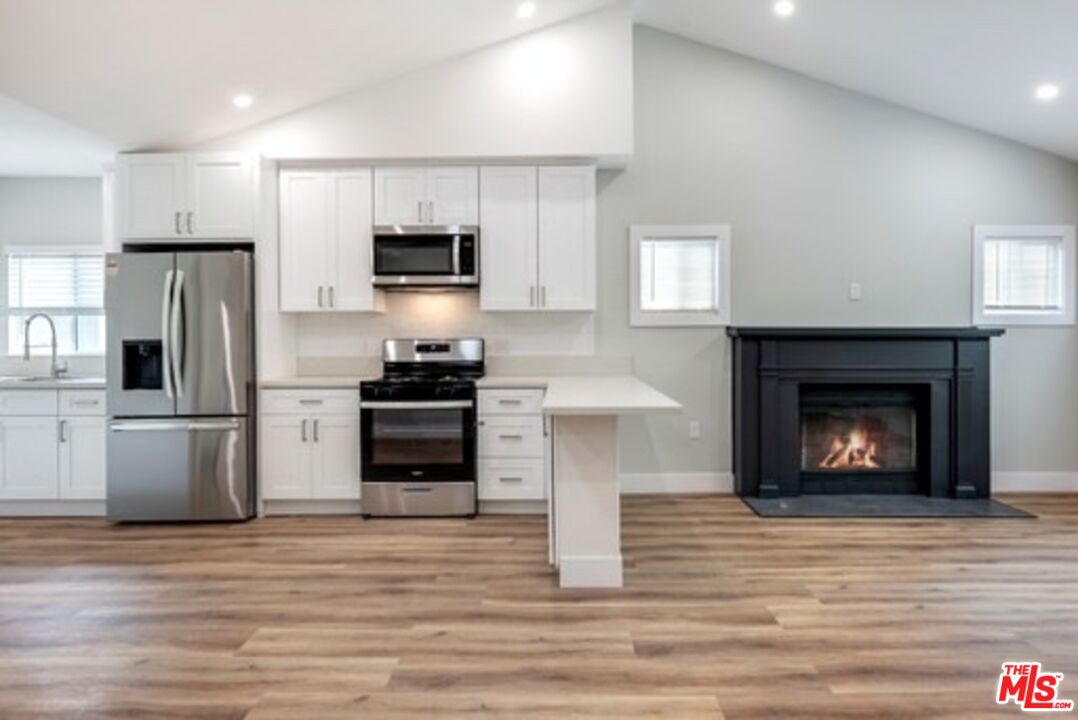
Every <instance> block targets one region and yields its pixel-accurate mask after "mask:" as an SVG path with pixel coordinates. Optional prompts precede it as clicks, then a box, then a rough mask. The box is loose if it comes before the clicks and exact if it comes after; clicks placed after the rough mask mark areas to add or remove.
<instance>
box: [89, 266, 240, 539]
mask: <svg viewBox="0 0 1078 720" xmlns="http://www.w3.org/2000/svg"><path fill="white" fill-rule="evenodd" d="M105 308H106V315H107V318H106V319H107V337H108V340H107V347H108V360H107V366H108V370H107V374H108V413H109V432H108V453H107V457H108V516H109V519H110V520H113V521H118V522H124V521H183V520H244V519H247V518H249V517H251V516H252V515H253V514H254V507H255V481H254V478H255V461H254V458H255V437H256V431H255V427H256V422H255V389H254V383H255V377H256V374H255V334H254V277H253V261H252V256H251V254H250V253H249V252H246V251H240V250H224V251H216V250H215V251H207V252H186V251H179V252H124V253H118V254H111V255H109V256H108V258H107V260H106V286H105Z"/></svg>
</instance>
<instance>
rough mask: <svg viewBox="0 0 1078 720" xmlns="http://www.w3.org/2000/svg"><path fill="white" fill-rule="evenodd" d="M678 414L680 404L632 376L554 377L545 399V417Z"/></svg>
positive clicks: (549, 383)
mask: <svg viewBox="0 0 1078 720" xmlns="http://www.w3.org/2000/svg"><path fill="white" fill-rule="evenodd" d="M679 410H681V403H679V402H677V401H676V400H673V399H671V398H669V397H667V396H666V395H663V394H662V393H661V392H659V391H658V390H656V389H655V388H653V387H651V386H650V385H648V384H647V383H646V382H644V381H643V380H641V379H640V378H637V377H633V376H632V375H615V376H609V377H595V376H581V375H574V376H566V377H552V378H550V379H549V382H548V384H547V389H546V397H545V398H544V399H543V413H544V414H546V415H650V414H654V413H673V412H678V411H679Z"/></svg>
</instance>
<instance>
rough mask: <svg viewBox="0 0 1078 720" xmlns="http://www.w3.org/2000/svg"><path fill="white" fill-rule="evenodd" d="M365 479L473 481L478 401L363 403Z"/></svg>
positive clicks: (474, 478) (385, 480)
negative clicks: (476, 407) (476, 402)
mask: <svg viewBox="0 0 1078 720" xmlns="http://www.w3.org/2000/svg"><path fill="white" fill-rule="evenodd" d="M360 413H361V415H362V418H361V420H362V422H361V423H360V427H361V428H362V431H361V433H360V434H361V438H362V453H361V457H362V465H363V482H427V483H431V482H475V480H476V439H475V403H474V402H473V401H471V400H445V401H430V402H427V401H407V402H400V401H397V402H395V401H363V402H361V403H360Z"/></svg>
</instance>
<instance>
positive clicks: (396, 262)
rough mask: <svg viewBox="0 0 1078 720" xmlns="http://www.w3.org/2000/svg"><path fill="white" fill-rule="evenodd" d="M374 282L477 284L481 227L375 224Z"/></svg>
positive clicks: (389, 284) (397, 284) (382, 284)
mask: <svg viewBox="0 0 1078 720" xmlns="http://www.w3.org/2000/svg"><path fill="white" fill-rule="evenodd" d="M373 254H374V258H373V261H374V262H373V267H374V284H375V285H377V286H379V287H384V288H387V289H390V288H394V287H399V288H407V287H439V286H440V287H457V288H461V287H477V286H478V285H479V228H477V227H474V226H471V225H444V226H432V225H418V226H404V225H387V226H375V228H374V247H373Z"/></svg>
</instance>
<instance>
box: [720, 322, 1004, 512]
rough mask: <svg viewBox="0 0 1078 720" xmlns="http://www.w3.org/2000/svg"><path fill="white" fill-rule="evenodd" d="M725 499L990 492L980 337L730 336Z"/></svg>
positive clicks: (924, 333)
mask: <svg viewBox="0 0 1078 720" xmlns="http://www.w3.org/2000/svg"><path fill="white" fill-rule="evenodd" d="M727 333H728V334H729V335H730V336H731V337H732V338H733V344H734V351H733V356H734V373H733V374H734V476H735V490H736V492H737V493H738V494H739V495H742V496H748V497H761V498H769V497H772V498H773V497H796V496H800V495H808V494H829V495H865V494H873V495H908V494H917V495H927V496H930V497H951V498H960V499H972V498H987V497H989V495H990V494H991V470H990V438H989V377H988V374H989V341H990V339H991V338H992V337H996V336H999V335H1002V334H1003V331H1002V330H996V329H980V328H894V329H886V328H885V329H879V328H875V329H867V328H830V329H814V328H729V329H728V331H727Z"/></svg>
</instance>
